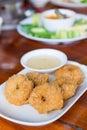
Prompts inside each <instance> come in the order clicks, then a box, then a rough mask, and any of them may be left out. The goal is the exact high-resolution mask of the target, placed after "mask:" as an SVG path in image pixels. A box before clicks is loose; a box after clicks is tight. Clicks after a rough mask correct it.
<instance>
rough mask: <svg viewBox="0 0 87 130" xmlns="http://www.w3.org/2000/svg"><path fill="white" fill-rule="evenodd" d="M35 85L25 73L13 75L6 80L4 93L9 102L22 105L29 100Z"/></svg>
mask: <svg viewBox="0 0 87 130" xmlns="http://www.w3.org/2000/svg"><path fill="white" fill-rule="evenodd" d="M33 86H34V85H33V82H32V81H29V80H28V78H27V77H26V76H25V75H22V74H19V75H13V76H11V77H10V78H9V79H8V80H7V81H6V86H5V90H4V94H5V97H6V99H7V100H8V102H9V103H11V104H15V105H22V104H25V103H26V102H27V101H28V98H29V96H30V93H31V91H32V90H33Z"/></svg>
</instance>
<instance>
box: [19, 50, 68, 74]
mask: <svg viewBox="0 0 87 130" xmlns="http://www.w3.org/2000/svg"><path fill="white" fill-rule="evenodd" d="M20 62H21V64H22V66H23V67H24V68H26V69H29V70H30V71H37V72H41V73H51V72H53V71H55V70H56V69H58V68H60V67H62V66H63V65H64V64H65V63H66V62H67V56H66V54H65V53H63V52H62V51H59V50H55V49H37V50H33V51H30V52H28V53H26V54H24V55H23V56H22V58H21V60H20Z"/></svg>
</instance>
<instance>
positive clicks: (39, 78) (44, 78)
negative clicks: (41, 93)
mask: <svg viewBox="0 0 87 130" xmlns="http://www.w3.org/2000/svg"><path fill="white" fill-rule="evenodd" d="M26 75H27V77H28V79H29V80H32V81H33V83H34V85H35V86H38V85H41V84H44V83H46V82H48V80H49V74H41V73H39V72H29V73H27V74H26Z"/></svg>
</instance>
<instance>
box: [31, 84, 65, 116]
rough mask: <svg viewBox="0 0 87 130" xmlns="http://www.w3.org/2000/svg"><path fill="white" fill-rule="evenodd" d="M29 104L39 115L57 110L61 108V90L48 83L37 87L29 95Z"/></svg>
mask: <svg viewBox="0 0 87 130" xmlns="http://www.w3.org/2000/svg"><path fill="white" fill-rule="evenodd" d="M29 104H30V105H31V106H33V107H34V108H35V109H36V110H37V111H38V112H39V113H41V114H43V113H48V112H50V111H52V110H57V109H58V110H59V109H61V108H62V107H63V97H62V94H61V89H60V88H59V87H55V86H53V85H49V83H45V84H43V85H40V86H37V87H35V88H34V89H33V91H32V93H31V95H30V98H29Z"/></svg>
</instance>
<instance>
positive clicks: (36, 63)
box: [26, 56, 61, 69]
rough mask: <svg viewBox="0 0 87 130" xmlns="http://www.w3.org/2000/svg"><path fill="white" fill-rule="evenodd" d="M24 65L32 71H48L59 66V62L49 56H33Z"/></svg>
mask: <svg viewBox="0 0 87 130" xmlns="http://www.w3.org/2000/svg"><path fill="white" fill-rule="evenodd" d="M26 65H27V66H28V67H30V68H34V69H50V68H54V67H57V66H60V65H61V61H60V60H59V59H58V58H55V57H51V56H35V57H32V58H30V59H28V60H27V63H26Z"/></svg>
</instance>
